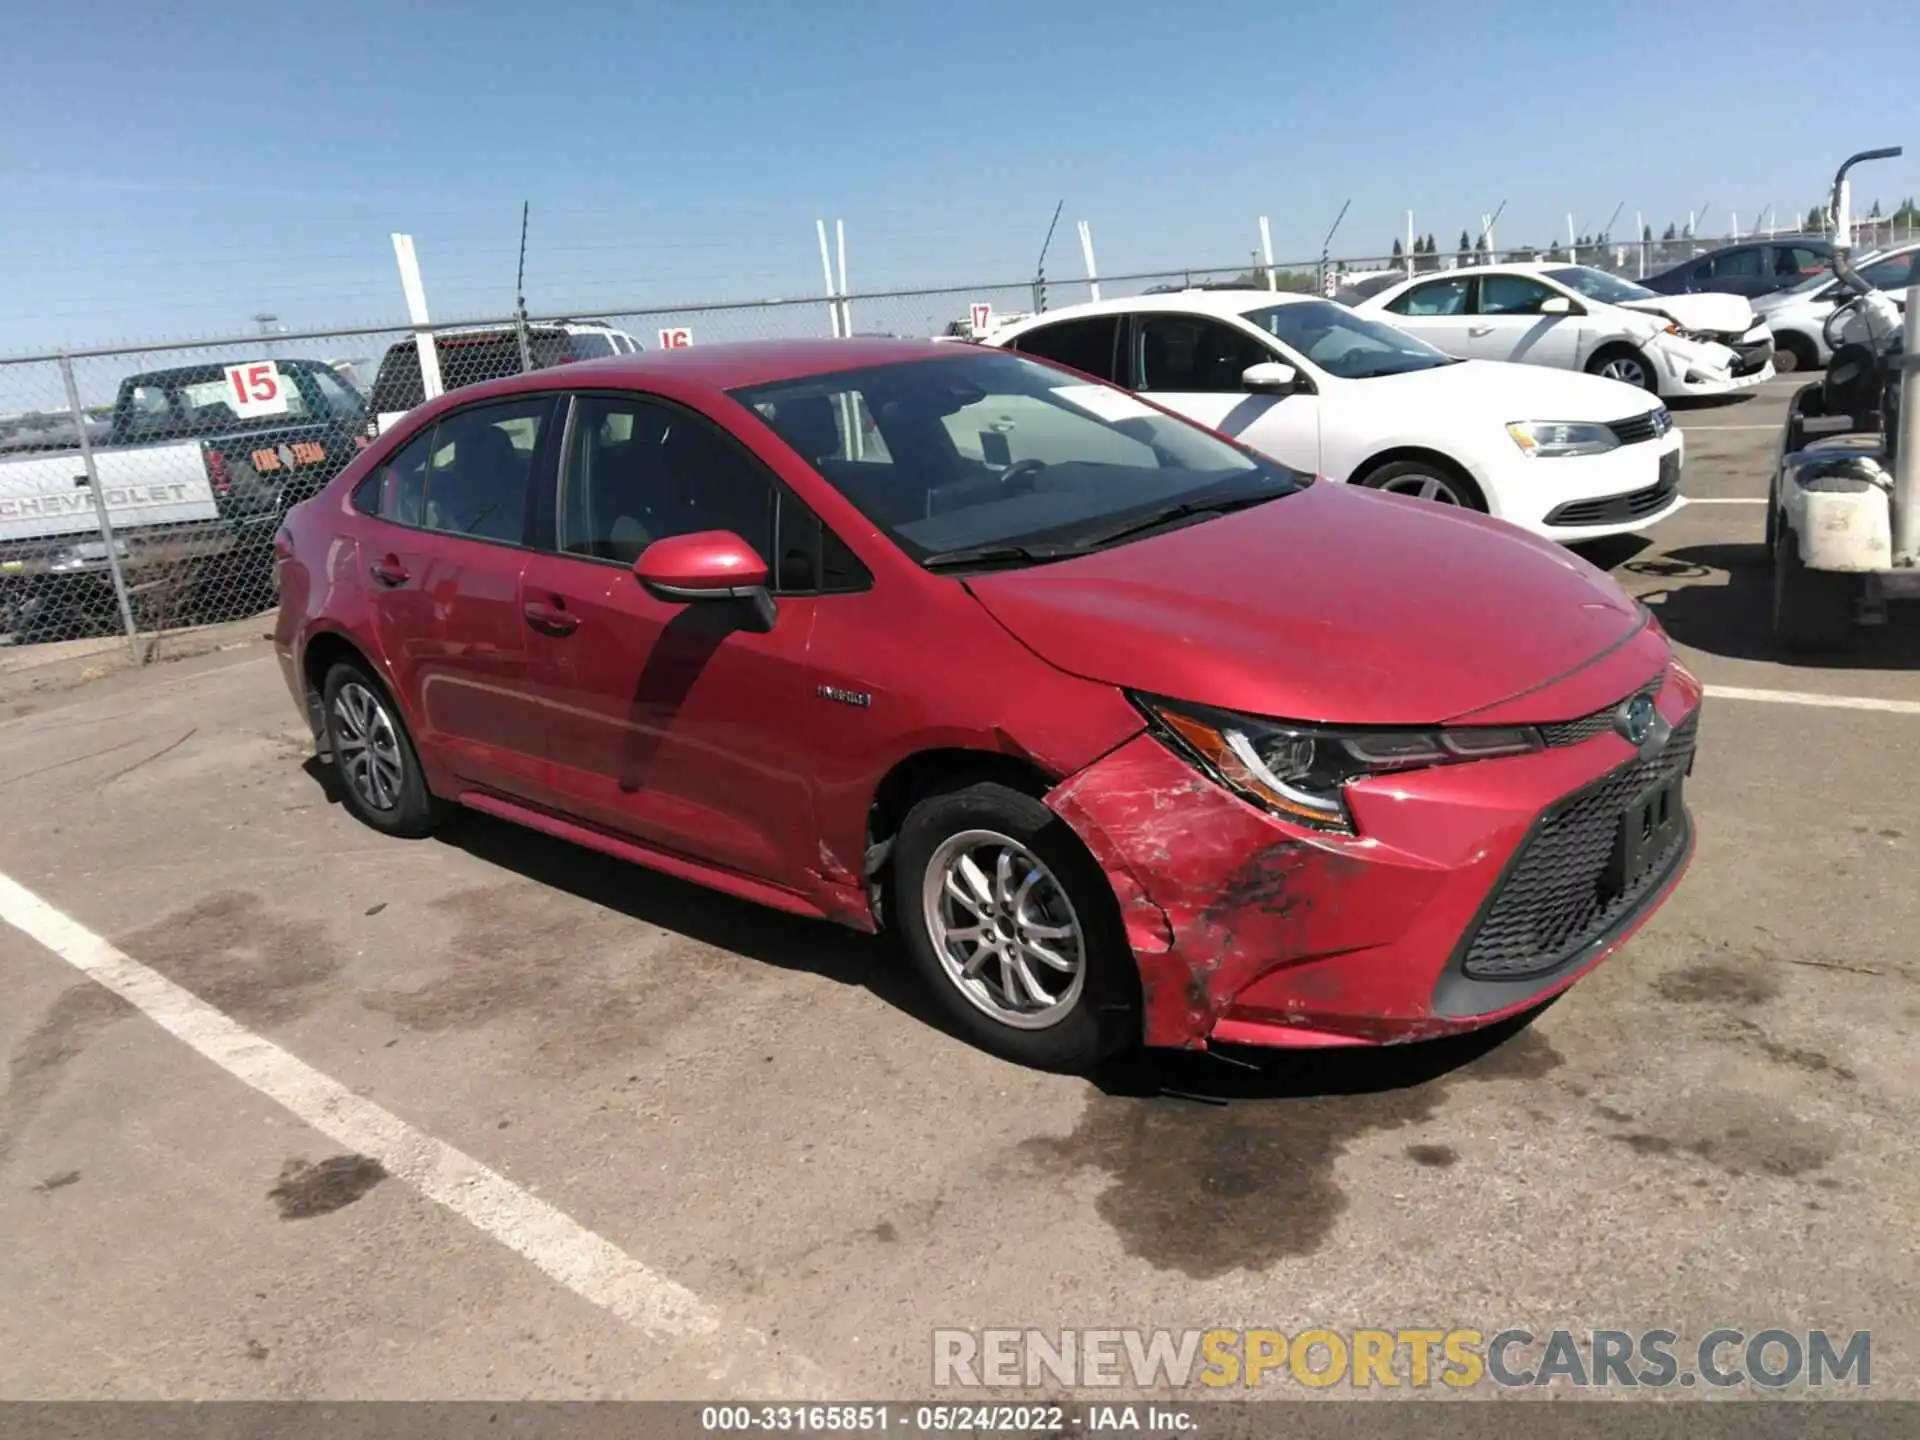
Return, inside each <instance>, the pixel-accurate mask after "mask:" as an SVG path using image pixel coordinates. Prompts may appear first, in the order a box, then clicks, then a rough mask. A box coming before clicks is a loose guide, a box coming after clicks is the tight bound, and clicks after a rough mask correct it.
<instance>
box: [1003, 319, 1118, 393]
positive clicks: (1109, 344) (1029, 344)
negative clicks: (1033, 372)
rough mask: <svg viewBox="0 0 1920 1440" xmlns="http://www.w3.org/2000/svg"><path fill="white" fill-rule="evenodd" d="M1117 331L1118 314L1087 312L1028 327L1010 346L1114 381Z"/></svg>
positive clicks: (1115, 378)
mask: <svg viewBox="0 0 1920 1440" xmlns="http://www.w3.org/2000/svg"><path fill="white" fill-rule="evenodd" d="M1119 334H1120V316H1118V315H1089V316H1087V317H1085V318H1084V319H1080V320H1062V321H1060V322H1059V323H1058V324H1056V325H1042V326H1041V327H1040V328H1039V329H1038V330H1030V331H1028V332H1027V333H1026V334H1025V335H1022V336H1021V337H1020V338H1019V339H1017V340H1015V341H1014V342H1013V348H1014V349H1016V350H1019V351H1021V352H1022V353H1023V354H1027V355H1038V356H1039V357H1040V358H1041V359H1042V360H1051V361H1053V363H1054V364H1056V365H1066V366H1070V367H1071V368H1073V369H1075V370H1078V371H1080V372H1081V373H1082V374H1085V375H1093V376H1096V377H1098V378H1099V379H1101V380H1117V379H1118V378H1119V376H1118V375H1116V374H1115V373H1114V359H1115V354H1114V352H1115V348H1116V341H1117V340H1118V338H1119Z"/></svg>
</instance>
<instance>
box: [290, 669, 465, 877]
mask: <svg viewBox="0 0 1920 1440" xmlns="http://www.w3.org/2000/svg"><path fill="white" fill-rule="evenodd" d="M320 693H321V699H322V704H323V706H324V713H325V715H326V725H327V747H328V750H329V751H330V753H331V754H332V756H333V769H334V774H335V776H336V777H337V778H338V780H339V782H340V799H341V803H342V804H344V805H345V806H346V807H347V809H349V810H351V811H352V812H353V815H354V818H355V819H357V820H359V821H361V822H362V823H363V824H366V825H370V826H372V827H373V828H374V829H375V830H379V831H382V832H383V833H385V834H388V835H399V836H403V837H406V838H408V839H417V838H418V837H420V836H422V835H426V834H428V833H430V832H431V831H432V830H433V828H434V826H435V825H437V824H438V823H439V822H440V821H441V820H442V819H443V818H445V814H446V807H445V805H444V804H442V802H440V801H439V800H436V799H435V798H434V797H433V795H432V794H431V792H429V791H428V789H427V780H426V774H425V772H424V771H423V770H422V769H421V768H420V754H419V752H418V751H417V750H415V749H414V746H413V737H412V736H411V735H409V734H408V733H407V723H406V721H405V720H404V719H402V718H401V715H400V707H399V706H398V705H396V704H394V702H393V696H392V695H391V694H389V693H388V691H387V687H386V686H385V685H382V684H381V683H380V681H379V679H378V678H376V677H375V676H374V675H373V674H371V673H370V672H369V671H367V670H366V669H365V668H363V667H362V666H360V665H358V664H356V663H355V662H353V661H350V660H343V661H341V662H340V663H338V664H336V665H335V666H334V667H333V668H332V669H331V670H329V671H327V679H326V683H325V685H324V686H323V687H322V688H321V692H320Z"/></svg>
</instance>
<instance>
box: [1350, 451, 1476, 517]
mask: <svg viewBox="0 0 1920 1440" xmlns="http://www.w3.org/2000/svg"><path fill="white" fill-rule="evenodd" d="M1354 483H1355V484H1359V485H1364V486H1366V487H1367V489H1369V490H1384V491H1386V492H1387V493H1388V494H1389V495H1406V496H1408V497H1410V498H1412V499H1415V500H1427V501H1430V502H1432V503H1433V504H1435V505H1458V506H1459V507H1460V508H1461V509H1463V510H1478V511H1481V512H1482V513H1485V511H1486V508H1487V502H1486V500H1485V498H1484V497H1482V495H1481V494H1480V488H1479V487H1478V486H1477V485H1475V484H1474V483H1473V482H1472V481H1471V480H1469V479H1467V478H1466V477H1465V476H1463V475H1460V474H1457V473H1456V472H1454V471H1452V470H1449V469H1447V468H1446V467H1444V466H1442V465H1437V464H1435V463H1434V462H1433V461H1431V460H1389V461H1388V462H1387V463H1386V464H1384V465H1381V466H1378V467H1376V468H1375V469H1372V470H1369V471H1368V472H1367V473H1366V474H1364V475H1362V476H1361V477H1360V478H1359V479H1358V480H1357V481H1355V482H1354Z"/></svg>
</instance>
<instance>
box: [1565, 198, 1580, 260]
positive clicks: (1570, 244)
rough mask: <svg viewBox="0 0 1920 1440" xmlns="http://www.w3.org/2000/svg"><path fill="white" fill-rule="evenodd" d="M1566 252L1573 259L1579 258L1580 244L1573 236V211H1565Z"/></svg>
mask: <svg viewBox="0 0 1920 1440" xmlns="http://www.w3.org/2000/svg"><path fill="white" fill-rule="evenodd" d="M1567 253H1568V254H1569V255H1571V256H1573V258H1574V259H1576V260H1578V259H1579V258H1580V246H1579V244H1578V243H1577V242H1576V241H1575V240H1574V238H1573V212H1572V211H1571V210H1569V211H1567Z"/></svg>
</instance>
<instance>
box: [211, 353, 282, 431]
mask: <svg viewBox="0 0 1920 1440" xmlns="http://www.w3.org/2000/svg"><path fill="white" fill-rule="evenodd" d="M226 399H227V404H229V405H231V406H232V407H233V413H234V414H235V415H236V416H238V417H239V418H240V419H242V420H251V419H254V418H255V417H256V416H260V415H284V414H286V413H287V382H286V377H285V376H283V375H281V373H280V367H279V366H278V365H276V364H274V363H273V361H271V360H251V361H248V362H247V363H246V364H244V365H229V366H227V396H226Z"/></svg>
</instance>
